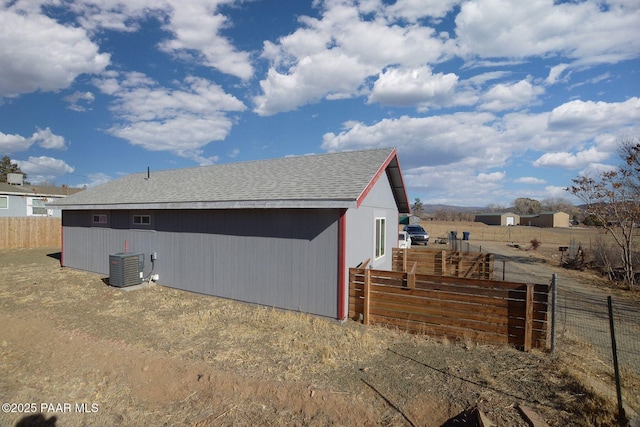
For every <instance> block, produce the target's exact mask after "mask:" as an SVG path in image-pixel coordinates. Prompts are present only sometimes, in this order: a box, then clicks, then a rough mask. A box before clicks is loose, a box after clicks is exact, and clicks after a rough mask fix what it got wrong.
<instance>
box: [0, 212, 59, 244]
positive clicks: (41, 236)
mask: <svg viewBox="0 0 640 427" xmlns="http://www.w3.org/2000/svg"><path fill="white" fill-rule="evenodd" d="M61 240H62V222H61V219H60V218H44V217H42V218H39V217H23V218H0V249H15V248H40V247H48V246H58V247H59V246H61Z"/></svg>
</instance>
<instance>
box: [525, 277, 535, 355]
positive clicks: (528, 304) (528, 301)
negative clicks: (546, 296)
mask: <svg viewBox="0 0 640 427" xmlns="http://www.w3.org/2000/svg"><path fill="white" fill-rule="evenodd" d="M534 287H535V285H532V284H530V283H528V284H527V295H526V298H525V315H524V351H531V347H532V344H533V342H532V341H533V290H534Z"/></svg>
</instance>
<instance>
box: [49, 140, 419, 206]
mask: <svg viewBox="0 0 640 427" xmlns="http://www.w3.org/2000/svg"><path fill="white" fill-rule="evenodd" d="M385 172H386V173H385ZM379 178H380V179H389V182H390V185H391V188H392V190H393V193H394V197H395V199H396V203H397V205H398V210H399V211H400V212H402V213H405V212H409V209H410V206H409V201H408V198H407V194H406V190H405V187H404V182H403V179H402V174H401V172H400V165H399V163H398V158H397V153H396V150H395V149H394V148H384V149H377V150H363V151H349V152H341V153H329V154H319V155H308V156H297V157H285V158H280V159H272V160H258V161H250V162H241V163H229V164H221V165H213V166H200V167H194V168H187V169H175V170H165V171H152V172H151V173H150V174H149V176H147V173H146V172H144V173H137V174H132V175H128V176H125V177H122V178H119V179H116V180H113V181H110V182H108V183H106V184H103V185H100V186H98V187H95V188H91V189H88V190H85V191H82V192H80V193H77V194H74V195H72V196H69V197H66V198H65V199H62V200H59V201H56V202H53V203H51V204H49V206H50V207H52V208H61V209H74V210H76V209H96V210H98V209H235V208H349V207H356V206H358V205H359V203H360V202H361V200H362V198H364V196H365V195H366V193H367V192H368V191H369V189H370V188H371V186H372V185H373V184H374V183H375V182H376V180H377V179H379Z"/></svg>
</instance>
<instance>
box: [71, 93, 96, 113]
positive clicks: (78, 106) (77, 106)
mask: <svg viewBox="0 0 640 427" xmlns="http://www.w3.org/2000/svg"><path fill="white" fill-rule="evenodd" d="M95 99H96V97H95V95H94V94H93V93H91V92H78V91H76V92H74V93H72V94H71V95H67V96H65V97H64V100H65V101H66V102H68V103H69V106H68V107H67V108H68V109H70V110H73V111H86V110H87V107H85V106H84V105H82V104H91V103H93V101H95Z"/></svg>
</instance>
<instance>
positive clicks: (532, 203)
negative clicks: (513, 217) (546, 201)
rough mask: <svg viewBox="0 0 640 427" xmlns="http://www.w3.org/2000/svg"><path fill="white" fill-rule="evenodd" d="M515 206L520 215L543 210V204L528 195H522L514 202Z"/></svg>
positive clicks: (534, 213) (533, 213)
mask: <svg viewBox="0 0 640 427" xmlns="http://www.w3.org/2000/svg"><path fill="white" fill-rule="evenodd" d="M513 206H514V208H515V210H516V213H517V214H520V215H536V214H539V213H540V212H542V204H541V203H540V202H539V201H537V200H534V199H529V198H528V197H521V198H518V199H516V200H515V201H514V202H513Z"/></svg>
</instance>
